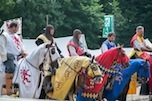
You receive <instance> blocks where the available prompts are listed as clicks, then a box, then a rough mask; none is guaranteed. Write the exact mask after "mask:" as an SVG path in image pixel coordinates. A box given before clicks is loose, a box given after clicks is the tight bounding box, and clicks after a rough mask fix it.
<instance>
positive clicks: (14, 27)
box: [8, 21, 19, 34]
mask: <svg viewBox="0 0 152 101" xmlns="http://www.w3.org/2000/svg"><path fill="white" fill-rule="evenodd" d="M8 29H9V32H10V33H12V34H14V33H16V32H17V31H18V29H19V24H18V22H17V21H12V22H11V23H10V25H9V27H8Z"/></svg>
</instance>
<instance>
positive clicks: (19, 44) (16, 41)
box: [13, 36, 21, 49]
mask: <svg viewBox="0 0 152 101" xmlns="http://www.w3.org/2000/svg"><path fill="white" fill-rule="evenodd" d="M13 40H14V41H15V43H16V45H17V48H18V49H20V47H21V42H20V39H19V38H17V37H16V36H13Z"/></svg>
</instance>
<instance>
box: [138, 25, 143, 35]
mask: <svg viewBox="0 0 152 101" xmlns="http://www.w3.org/2000/svg"><path fill="white" fill-rule="evenodd" d="M136 33H137V34H138V35H139V36H144V27H143V26H137V28H136Z"/></svg>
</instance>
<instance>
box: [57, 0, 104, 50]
mask: <svg viewBox="0 0 152 101" xmlns="http://www.w3.org/2000/svg"><path fill="white" fill-rule="evenodd" d="M61 5H62V10H63V11H64V14H65V15H66V17H65V19H64V24H63V25H62V26H61V27H60V28H59V33H60V35H61V36H67V35H72V32H73V30H74V29H76V28H79V29H80V30H82V32H83V33H84V34H85V36H86V41H87V44H88V47H89V48H99V45H98V43H97V41H96V40H97V39H98V36H99V35H100V34H101V33H100V30H101V28H102V24H103V20H102V17H103V13H102V12H101V10H102V5H100V4H99V0H88V1H84V0H64V1H62V0H61Z"/></svg>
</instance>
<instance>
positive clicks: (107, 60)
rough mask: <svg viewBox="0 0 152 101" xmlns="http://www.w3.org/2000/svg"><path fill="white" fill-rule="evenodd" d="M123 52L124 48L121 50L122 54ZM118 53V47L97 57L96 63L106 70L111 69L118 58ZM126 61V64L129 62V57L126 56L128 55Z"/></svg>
mask: <svg viewBox="0 0 152 101" xmlns="http://www.w3.org/2000/svg"><path fill="white" fill-rule="evenodd" d="M122 51H124V50H122V48H120V52H122ZM118 52H119V51H118V48H117V47H116V48H112V49H110V50H108V51H106V52H105V53H103V54H100V55H98V56H97V57H96V61H97V62H98V63H99V64H100V65H102V66H104V67H106V68H110V67H111V66H112V63H113V61H114V60H115V59H116V58H117V56H118ZM124 59H125V62H128V57H127V56H126V54H125V57H124ZM118 61H120V59H118Z"/></svg>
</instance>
